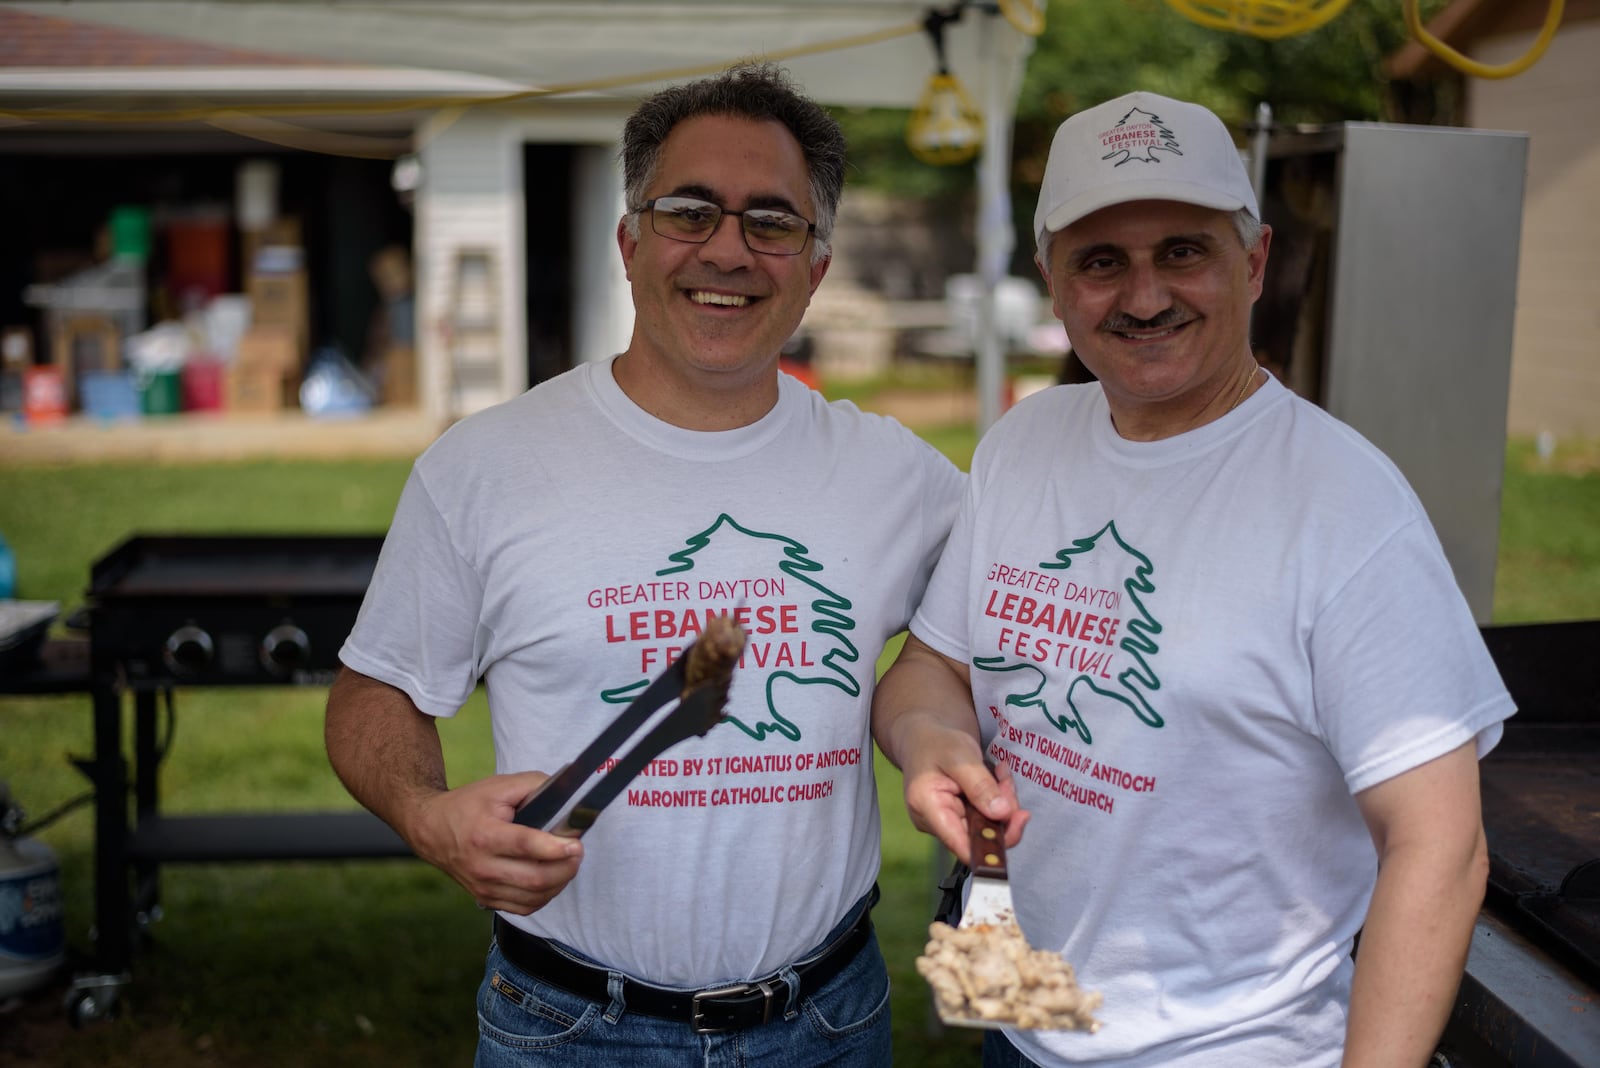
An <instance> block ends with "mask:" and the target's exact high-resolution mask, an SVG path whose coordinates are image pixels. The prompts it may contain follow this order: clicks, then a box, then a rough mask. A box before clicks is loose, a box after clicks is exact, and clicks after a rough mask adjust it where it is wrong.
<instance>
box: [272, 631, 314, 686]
mask: <svg viewBox="0 0 1600 1068" xmlns="http://www.w3.org/2000/svg"><path fill="white" fill-rule="evenodd" d="M310 658H311V639H310V638H307V637H306V632H305V631H303V630H301V629H300V628H299V627H297V626H295V625H294V624H293V623H279V624H278V625H277V626H276V627H273V628H272V629H271V630H269V631H267V636H266V637H265V638H262V639H261V666H262V667H264V668H266V669H267V670H268V671H270V672H272V674H274V675H279V676H283V675H288V674H289V673H290V672H291V671H293V670H294V669H295V668H298V667H304V666H305V664H306V661H307V660H309V659H310Z"/></svg>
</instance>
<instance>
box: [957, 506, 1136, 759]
mask: <svg viewBox="0 0 1600 1068" xmlns="http://www.w3.org/2000/svg"><path fill="white" fill-rule="evenodd" d="M1107 534H1109V535H1110V536H1111V540H1110V542H1108V543H1107V544H1105V545H1101V544H1100V541H1101V539H1102V538H1103V537H1105V536H1106V535H1107ZM1117 549H1120V550H1121V551H1122V552H1123V553H1124V554H1126V555H1127V556H1128V557H1130V558H1131V563H1132V571H1131V572H1130V573H1128V574H1127V576H1126V577H1125V578H1123V579H1122V588H1123V590H1124V591H1126V593H1127V595H1128V603H1129V604H1131V605H1133V606H1134V614H1133V618H1131V619H1130V620H1129V621H1128V625H1127V631H1126V634H1125V636H1124V637H1123V638H1122V639H1120V640H1119V641H1118V642H1117V648H1118V649H1119V650H1120V651H1122V652H1124V653H1126V654H1128V657H1129V658H1130V659H1131V661H1132V663H1131V665H1130V666H1128V667H1126V668H1124V669H1123V670H1121V671H1118V672H1117V673H1116V674H1115V675H1114V676H1113V677H1112V682H1111V684H1110V685H1102V684H1101V682H1100V681H1097V679H1096V677H1095V676H1094V675H1093V674H1090V673H1088V672H1079V673H1078V674H1076V675H1074V676H1073V677H1072V679H1071V681H1070V682H1068V683H1067V687H1066V695H1065V704H1066V708H1064V709H1061V710H1059V711H1057V710H1054V709H1052V708H1051V706H1050V699H1049V698H1048V697H1047V696H1046V695H1045V694H1044V689H1045V684H1046V683H1047V682H1048V681H1049V680H1048V678H1047V676H1046V675H1045V673H1044V671H1043V670H1042V669H1041V668H1039V667H1038V666H1037V665H1036V664H1033V663H1030V662H1028V661H1025V660H1017V661H1010V662H1008V661H1007V658H1006V657H1004V656H980V657H974V658H973V660H972V666H973V667H975V668H977V669H978V670H980V671H989V672H1019V673H1021V676H1022V680H1021V681H1020V683H1019V687H1018V689H1016V690H1013V692H1011V693H1009V694H1007V695H1006V698H1005V704H1006V706H1007V707H1009V708H1037V709H1038V710H1039V712H1040V713H1041V714H1042V715H1043V716H1044V718H1045V719H1046V720H1048V721H1049V722H1050V723H1052V724H1054V725H1055V726H1056V727H1057V728H1058V729H1060V730H1061V731H1063V732H1071V733H1075V734H1077V736H1078V737H1079V738H1081V739H1082V740H1083V742H1084V744H1086V745H1092V744H1094V732H1093V731H1092V730H1091V729H1090V725H1089V721H1090V719H1091V718H1095V717H1098V716H1099V715H1100V714H1101V713H1114V712H1116V711H1119V710H1126V711H1129V712H1132V713H1133V714H1134V716H1136V717H1137V718H1138V719H1139V721H1140V722H1142V723H1144V724H1146V725H1148V726H1150V727H1161V726H1163V725H1164V724H1165V720H1163V719H1162V717H1161V713H1159V712H1157V711H1156V709H1155V707H1154V706H1153V705H1152V704H1151V703H1150V697H1151V696H1153V695H1154V694H1155V693H1156V692H1157V691H1159V690H1160V689H1161V678H1160V676H1158V675H1157V674H1156V672H1155V668H1154V667H1152V666H1151V660H1152V658H1154V656H1155V655H1156V653H1158V652H1159V651H1160V646H1159V645H1158V644H1157V643H1156V641H1155V636H1156V635H1157V634H1160V633H1161V624H1160V623H1159V622H1158V621H1157V620H1156V618H1155V617H1154V616H1153V615H1151V614H1150V610H1149V609H1148V608H1147V607H1146V606H1145V603H1144V601H1143V600H1142V599H1141V597H1140V594H1145V595H1149V594H1152V593H1154V592H1155V589H1156V587H1155V584H1154V583H1153V582H1151V581H1150V576H1151V574H1152V573H1153V572H1154V571H1155V567H1154V565H1152V564H1151V563H1150V559H1149V557H1147V556H1145V555H1144V554H1143V553H1141V552H1139V551H1138V550H1137V549H1135V548H1133V547H1132V546H1131V545H1129V544H1128V543H1127V542H1125V541H1123V540H1122V536H1121V535H1120V534H1118V533H1117V525H1116V523H1115V522H1109V523H1107V524H1106V525H1105V526H1103V527H1101V528H1100V529H1099V530H1098V531H1096V532H1095V533H1093V534H1091V535H1089V536H1088V537H1086V538H1076V539H1074V540H1073V542H1072V545H1071V546H1070V547H1069V548H1065V549H1062V550H1061V551H1059V552H1057V553H1056V554H1055V557H1054V558H1053V559H1051V560H1044V561H1041V562H1040V564H1039V567H1040V569H1041V570H1053V571H1066V570H1068V569H1069V568H1071V567H1072V564H1073V558H1074V557H1082V558H1083V559H1082V560H1080V563H1082V562H1084V561H1086V560H1087V557H1086V556H1085V554H1088V553H1094V552H1096V551H1099V550H1104V551H1105V552H1107V553H1110V552H1115V551H1116V550H1117ZM1095 562H1096V564H1102V558H1099V557H1097V558H1096V561H1095ZM1102 566H1103V565H1102ZM1110 570H1117V571H1120V570H1121V567H1120V566H1114V567H1113V568H1112V569H1110ZM1029 673H1031V675H1032V679H1031V680H1030V679H1029ZM1028 681H1033V684H1034V685H1033V687H1032V689H1029V690H1027V691H1026V692H1022V691H1021V688H1020V687H1021V686H1024V685H1026V684H1027V682H1028Z"/></svg>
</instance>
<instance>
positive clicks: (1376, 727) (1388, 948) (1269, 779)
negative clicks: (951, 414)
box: [873, 93, 1513, 1068]
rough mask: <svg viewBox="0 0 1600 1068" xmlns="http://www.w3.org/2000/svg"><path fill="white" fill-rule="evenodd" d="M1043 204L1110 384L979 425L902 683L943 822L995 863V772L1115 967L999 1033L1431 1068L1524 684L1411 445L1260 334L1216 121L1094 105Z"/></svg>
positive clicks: (1045, 895) (1092, 954)
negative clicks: (1295, 375)
mask: <svg viewBox="0 0 1600 1068" xmlns="http://www.w3.org/2000/svg"><path fill="white" fill-rule="evenodd" d="M1034 219H1035V230H1036V233H1037V237H1038V242H1039V253H1038V261H1039V266H1040V269H1041V271H1042V272H1043V274H1044V277H1045V280H1046V283H1047V285H1048V287H1049V290H1050V295H1051V299H1052V301H1053V305H1054V308H1055V312H1056V314H1057V315H1058V316H1059V317H1060V318H1061V320H1062V322H1063V323H1064V324H1065V325H1066V329H1067V334H1068V337H1069V338H1070V339H1071V341H1072V344H1073V348H1074V350H1075V351H1076V352H1077V353H1078V355H1079V356H1080V357H1081V359H1082V360H1083V363H1084V364H1085V365H1086V366H1087V367H1088V369H1089V370H1090V371H1092V372H1093V373H1094V374H1095V376H1096V377H1097V379H1098V381H1097V382H1092V383H1088V384H1083V385H1065V386H1058V387H1055V388H1053V389H1049V390H1046V391H1044V392H1042V393H1039V394H1036V395H1035V396H1033V397H1030V398H1028V399H1027V400H1025V401H1023V402H1022V403H1020V404H1019V405H1017V406H1016V407H1015V408H1014V409H1012V410H1011V411H1010V412H1009V413H1008V414H1007V415H1006V417H1005V418H1004V419H1002V420H1001V421H1000V422H999V423H998V424H997V425H996V426H995V427H994V428H993V430H992V431H991V432H990V433H989V434H987V435H986V436H985V437H984V439H983V441H982V442H981V444H980V446H979V449H978V453H977V455H976V456H975V457H974V459H973V464H972V474H971V481H970V484H969V488H968V492H967V499H966V501H965V503H964V505H963V508H962V512H961V514H960V517H959V518H958V520H957V523H956V527H955V529H954V530H953V531H952V533H951V535H950V540H949V542H948V544H947V546H946V549H945V552H944V557H943V560H942V561H941V563H940V565H939V567H938V569H937V571H936V572H935V575H934V578H933V580H932V582H931V583H930V585H929V588H928V592H927V595H926V597H925V599H924V600H923V602H922V606H921V608H920V609H919V611H918V612H917V613H916V615H915V617H914V618H913V620H912V622H911V631H912V637H911V638H910V639H909V640H908V642H907V644H906V648H905V650H904V651H903V652H902V654H901V656H900V658H899V659H898V660H897V662H896V663H895V665H894V667H893V668H892V669H891V670H890V672H889V673H888V674H887V675H886V676H885V678H884V680H883V682H882V684H881V685H880V687H879V690H878V695H877V698H876V700H875V702H874V709H873V716H874V725H873V729H874V733H875V736H876V737H877V740H878V743H879V745H880V746H881V747H882V748H883V750H884V752H885V753H886V754H887V755H888V756H889V757H890V759H891V760H893V761H894V762H895V763H896V764H897V765H899V766H900V767H901V769H902V770H903V771H904V773H905V793H906V801H907V805H908V807H909V808H910V811H911V814H912V818H913V820H914V821H915V822H916V823H917V824H918V826H920V827H922V828H923V829H924V830H927V831H929V832H930V833H933V834H935V835H937V836H938V837H939V839H940V840H941V841H942V842H944V844H945V845H946V846H947V847H949V848H950V849H951V850H952V852H954V853H955V854H956V855H957V856H959V857H962V858H963V859H966V858H967V855H968V849H967V845H966V841H967V839H966V833H965V830H964V826H965V821H964V818H963V807H962V795H963V794H965V795H966V797H968V798H970V799H971V800H972V801H973V803H975V804H976V805H978V806H979V807H980V808H982V809H984V810H985V811H987V812H988V814H989V815H991V816H992V817H994V818H996V819H1002V820H1006V821H1007V822H1008V831H1009V833H1008V839H1009V841H1010V842H1011V844H1013V845H1014V848H1013V849H1012V850H1011V853H1010V869H1011V885H1012V890H1013V893H1014V895H1015V898H1016V911H1017V915H1018V919H1019V922H1020V923H1021V926H1022V929H1023V931H1024V932H1025V933H1026V934H1027V936H1028V939H1029V941H1030V943H1031V944H1033V945H1034V946H1035V947H1041V948H1048V949H1051V950H1059V951H1060V952H1061V953H1062V954H1063V956H1064V957H1065V958H1066V959H1067V960H1068V961H1069V962H1071V963H1072V964H1073V965H1074V967H1075V968H1076V969H1077V974H1078V979H1079V981H1080V982H1081V983H1082V984H1083V985H1084V986H1085V987H1086V988H1089V989H1095V990H1099V991H1101V992H1102V993H1103V994H1104V997H1105V1002H1104V1007H1103V1009H1102V1010H1101V1013H1100V1018H1101V1020H1102V1021H1103V1024H1104V1026H1103V1027H1102V1028H1101V1029H1100V1030H1099V1031H1098V1032H1096V1033H1093V1034H1090V1033H1087V1032H1042V1031H1019V1030H1008V1031H1006V1032H1004V1034H1003V1036H1002V1035H1000V1034H996V1033H991V1035H990V1036H988V1037H987V1039H986V1044H985V1049H984V1063H985V1065H987V1066H990V1068H994V1066H1008V1065H1030V1064H1037V1065H1051V1066H1054V1065H1066V1064H1083V1063H1092V1064H1096V1065H1106V1066H1116V1068H1145V1066H1153V1065H1162V1066H1169V1068H1175V1066H1182V1068H1202V1066H1203V1068H1238V1066H1241V1065H1249V1066H1260V1065H1281V1066H1294V1068H1313V1066H1327V1068H1333V1066H1337V1065H1341V1064H1342V1065H1344V1066H1345V1068H1356V1066H1358V1065H1380V1064H1381V1065H1407V1066H1415V1068H1420V1066H1422V1065H1424V1064H1426V1063H1427V1061H1428V1059H1429V1057H1430V1055H1431V1053H1432V1051H1433V1048H1434V1043H1435V1042H1436V1041H1437V1039H1438V1036H1439V1034H1440V1031H1441V1030H1442V1028H1443V1026H1444V1022H1445V1019H1446V1017H1447V1015H1448V1012H1449V1008H1450V1005H1451V1002H1452V1000H1453V997H1454V994H1455V990H1456V986H1457V984H1458V982H1459V980H1460V976H1461V970H1462V966H1463V964H1464V962H1465V958H1466V952H1467V945H1468V941H1469V938H1470V934H1471V929H1472V924H1473V919H1474V916H1475V915H1476V912H1477V909H1478V906H1479V904H1480V902H1481V900H1482V896H1483V892H1484V883H1485V876H1486V873H1487V867H1488V862H1487V856H1486V851H1485V847H1484V840H1483V829H1482V823H1481V819H1480V805H1479V798H1478V774H1477V760H1478V758H1480V757H1481V756H1482V755H1483V754H1484V753H1486V752H1487V751H1488V750H1489V749H1490V748H1491V747H1493V745H1494V744H1495V743H1496V742H1497V741H1498V740H1499V737H1500V733H1501V724H1502V721H1503V720H1504V719H1505V718H1506V717H1507V716H1509V715H1511V714H1512V712H1513V707H1512V704H1511V699H1510V697H1509V695H1508V694H1507V693H1506V691H1505V688H1504V686H1503V685H1502V684H1501V681H1500V678H1499V676H1498V674H1497V672H1496V671H1495V668H1494V665H1493V662H1492V661H1491V660H1490V658H1489V655H1488V653H1487V651H1486V649H1485V648H1484V645H1483V641H1482V638H1481V637H1480V635H1479V633H1478V630H1477V627H1476V625H1475V624H1474V621H1473V619H1472V616H1471V614H1470V612H1469V610H1468V608H1467V606H1466V602H1465V600H1464V599H1463V597H1462V596H1461V594H1460V592H1459V590H1458V589H1457V587H1456V584H1455V581H1454V579H1453V577H1452V575H1451V572H1450V568H1449V565H1448V563H1447V562H1446V560H1445V558H1444V555H1443V552H1442V550H1441V549H1440V546H1439V543H1438V540H1437V538H1436V537H1435V535H1434V532H1433V530H1432V528H1431V526H1430V525H1429V523H1428V519H1427V516H1426V515H1425V514H1424V512H1423V509H1422V506H1421V504H1420V503H1419V502H1418V501H1417V499H1416V497H1415V496H1414V495H1413V493H1412V492H1411V490H1410V488H1409V487H1408V486H1407V485H1406V483H1405V480H1404V479H1403V478H1402V476H1401V475H1400V473H1399V472H1398V471H1397V470H1396V469H1395V468H1394V466H1393V465H1392V464H1391V463H1390V462H1389V461H1388V460H1387V459H1385V458H1384V457H1383V456H1382V455H1381V454H1380V453H1379V452H1378V451H1377V450H1376V449H1374V448H1373V447H1372V446H1371V445H1370V444H1368V443H1367V442H1366V441H1364V440H1363V439H1361V438H1360V437H1359V436H1358V435H1357V434H1356V433H1355V432H1354V431H1352V430H1351V429H1350V428H1349V427H1346V426H1344V425H1343V424H1341V423H1339V422H1338V421H1337V420H1335V419H1333V418H1332V417H1330V416H1329V415H1328V414H1327V413H1326V412H1324V411H1322V410H1321V409H1319V408H1317V407H1315V406H1314V405H1312V404H1309V403H1307V402H1305V401H1303V400H1301V399H1299V398H1298V397H1296V396H1294V395H1293V394H1292V393H1290V392H1289V391H1288V390H1287V389H1285V388H1284V387H1283V386H1282V385H1280V384H1279V383H1278V381H1277V380H1276V379H1274V378H1272V377H1271V376H1270V375H1269V374H1267V373H1266V372H1265V371H1263V370H1261V369H1260V367H1259V366H1258V365H1257V362H1256V360H1255V358H1254V355H1253V354H1252V352H1251V347H1250V339H1249V333H1248V330H1249V317H1250V307H1251V305H1252V303H1253V302H1254V301H1255V300H1256V298H1257V297H1258V296H1259V295H1260V293H1261V283H1262V276H1263V272H1264V270H1265V268H1266V262H1267V251H1268V248H1269V245H1270V242H1271V230H1270V228H1268V227H1266V226H1264V225H1262V224H1261V221H1260V213H1259V210H1258V208H1257V205H1256V197H1255V194H1254V192H1253V191H1252V189H1251V187H1250V182H1249V179H1248V178H1247V176H1246V174H1245V170H1244V167H1243V165H1242V164H1241V162H1240V160H1239V156H1238V153H1237V151H1236V149H1235V147H1234V144H1233V141H1232V139H1231V137H1230V136H1229V134H1228V131H1227V129H1226V127H1225V126H1224V125H1223V124H1222V122H1221V121H1220V120H1219V119H1218V118H1217V117H1216V116H1215V115H1213V114H1212V113H1211V112H1209V111H1207V110H1206V109H1204V108H1202V107H1199V106H1197V105H1194V104H1189V103H1184V102H1181V101H1177V100H1171V99H1168V98H1166V97H1161V96H1156V95H1154V94H1151V93H1133V94H1130V95H1128V96H1124V97H1121V98H1118V99H1116V100H1113V101H1110V102H1108V103H1105V104H1101V105H1099V106H1098V107H1094V108H1091V109H1089V110H1087V111H1084V112H1081V113H1079V114H1077V115H1075V116H1073V117H1072V118H1070V119H1069V120H1067V122H1066V123H1065V124H1063V125H1062V127H1061V129H1060V130H1059V131H1058V132H1057V134H1056V138H1055V142H1054V144H1053V145H1052V147H1051V150H1050V158H1049V163H1048V166H1047V168H1046V171H1045V177H1044V182H1043V187H1042V189H1041V192H1040V198H1039V206H1038V210H1037V212H1036V214H1035V217H1034ZM986 765H987V766H986ZM989 767H992V768H994V769H996V770H995V771H994V772H993V773H991V771H989V770H988V768H989ZM1024 823H1026V824H1027V833H1026V834H1025V835H1024V834H1023V833H1022V829H1023V824H1024ZM1358 932H1359V933H1360V934H1361V939H1360V946H1359V952H1356V951H1355V943H1356V936H1357V934H1358Z"/></svg>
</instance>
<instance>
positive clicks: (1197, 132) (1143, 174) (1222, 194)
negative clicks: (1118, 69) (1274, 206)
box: [1033, 93, 1261, 261]
mask: <svg viewBox="0 0 1600 1068" xmlns="http://www.w3.org/2000/svg"><path fill="white" fill-rule="evenodd" d="M1130 200H1176V201H1179V202H1181V203H1184V204H1198V205H1200V206H1201V207H1204V208H1216V209H1218V210H1219V211H1238V210H1239V209H1240V208H1248V209H1249V211H1250V214H1251V215H1253V216H1255V217H1256V218H1257V219H1258V220H1259V219H1260V218H1261V209H1260V208H1259V207H1257V205H1256V194H1255V190H1254V189H1252V188H1251V186H1250V176H1249V175H1248V174H1247V173H1245V169H1244V162H1243V161H1242V160H1241V159H1240V158H1239V150H1238V149H1237V148H1235V147H1234V144H1233V138H1232V136H1230V135H1229V133H1228V128H1227V127H1226V126H1224V125H1223V124H1222V120H1221V119H1219V118H1217V117H1216V115H1214V114H1212V113H1211V112H1210V111H1209V110H1207V109H1206V108H1203V107H1201V106H1200V105H1199V104H1190V103H1187V102H1185V101H1182V100H1174V99H1172V98H1171V97H1167V96H1159V95H1157V94H1155V93H1129V94H1127V95H1126V96H1119V97H1117V98H1116V99H1115V100H1108V101H1106V102H1105V103H1104V104H1098V105H1096V106H1094V107H1092V108H1088V109H1086V110H1084V111H1080V112H1078V113H1077V114H1076V115H1074V116H1072V117H1071V118H1069V119H1068V120H1067V121H1066V122H1064V123H1062V124H1061V127H1060V129H1058V130H1056V136H1055V140H1054V141H1052V142H1051V143H1050V159H1049V161H1048V162H1047V163H1046V164H1045V168H1044V181H1043V183H1041V185H1040V188H1039V206H1038V207H1037V208H1035V209H1034V213H1033V229H1034V236H1035V238H1036V239H1037V240H1038V243H1039V258H1040V260H1041V261H1042V260H1043V259H1044V256H1045V250H1046V249H1047V248H1048V246H1049V242H1050V235H1051V234H1052V233H1054V232H1056V231H1057V230H1063V229H1065V228H1066V227H1068V226H1071V225H1072V224H1073V223H1075V222H1077V221H1078V220H1079V219H1081V218H1083V217H1084V216H1085V215H1089V214H1092V213H1093V212H1097V211H1099V210H1100V209H1101V208H1109V207H1110V206H1111V205H1113V204H1124V203H1127V202H1128V201H1130Z"/></svg>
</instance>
